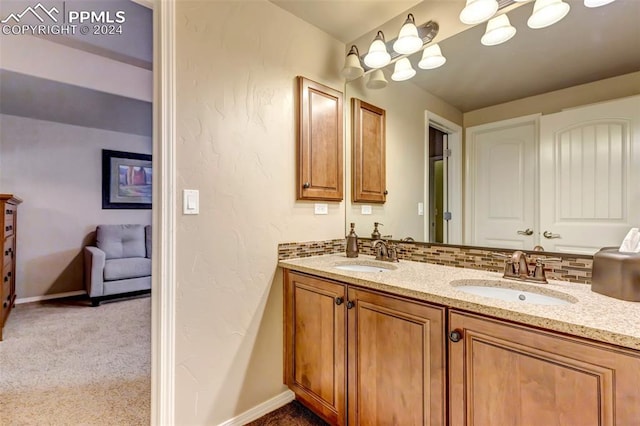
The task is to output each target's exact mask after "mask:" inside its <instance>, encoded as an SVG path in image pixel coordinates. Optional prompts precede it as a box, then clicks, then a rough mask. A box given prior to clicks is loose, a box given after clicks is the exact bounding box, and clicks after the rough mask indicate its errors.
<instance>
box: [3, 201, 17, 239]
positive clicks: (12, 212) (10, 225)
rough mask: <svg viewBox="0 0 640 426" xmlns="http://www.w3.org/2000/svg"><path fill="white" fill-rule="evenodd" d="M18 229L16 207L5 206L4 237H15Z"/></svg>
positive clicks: (11, 205)
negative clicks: (14, 234)
mask: <svg viewBox="0 0 640 426" xmlns="http://www.w3.org/2000/svg"><path fill="white" fill-rule="evenodd" d="M15 229H16V206H15V205H14V204H5V205H4V236H5V238H6V237H8V236H10V235H13V233H14V232H15Z"/></svg>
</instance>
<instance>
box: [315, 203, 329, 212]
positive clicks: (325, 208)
mask: <svg viewBox="0 0 640 426" xmlns="http://www.w3.org/2000/svg"><path fill="white" fill-rule="evenodd" d="M313 213H314V214H329V204H326V203H316V204H315V205H314V207H313Z"/></svg>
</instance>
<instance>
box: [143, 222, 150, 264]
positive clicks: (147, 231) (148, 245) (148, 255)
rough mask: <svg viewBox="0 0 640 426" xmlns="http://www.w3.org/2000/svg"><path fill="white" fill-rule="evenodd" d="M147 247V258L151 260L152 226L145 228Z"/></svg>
mask: <svg viewBox="0 0 640 426" xmlns="http://www.w3.org/2000/svg"><path fill="white" fill-rule="evenodd" d="M144 236H145V246H146V248H147V258H149V259H151V225H147V226H145V227H144Z"/></svg>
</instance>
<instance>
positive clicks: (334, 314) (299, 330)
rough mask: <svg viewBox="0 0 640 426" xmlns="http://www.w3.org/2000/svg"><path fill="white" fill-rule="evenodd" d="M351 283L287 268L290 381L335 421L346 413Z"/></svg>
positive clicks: (311, 405)
mask: <svg viewBox="0 0 640 426" xmlns="http://www.w3.org/2000/svg"><path fill="white" fill-rule="evenodd" d="M345 297H346V286H345V285H343V284H338V283H334V282H331V281H327V280H322V279H318V278H313V277H309V276H305V275H301V274H297V273H295V272H289V271H285V294H284V303H285V316H284V324H285V330H284V335H285V383H286V384H287V385H288V386H289V388H290V389H291V390H292V391H294V392H295V394H296V398H297V399H298V400H299V401H301V402H302V403H304V404H305V405H306V406H308V407H309V408H310V409H312V410H313V411H314V412H315V413H316V414H318V415H320V416H322V417H323V418H324V419H325V420H326V421H328V422H329V423H331V424H335V425H342V424H345V419H346V411H345V410H346V395H345V391H346V379H345V364H346V346H345V345H346V332H345V326H346V309H345V307H344V302H345Z"/></svg>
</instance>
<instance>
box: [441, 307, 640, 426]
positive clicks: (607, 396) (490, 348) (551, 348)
mask: <svg viewBox="0 0 640 426" xmlns="http://www.w3.org/2000/svg"><path fill="white" fill-rule="evenodd" d="M449 324H450V329H451V330H454V329H455V330H458V331H459V332H460V333H461V334H462V340H460V341H458V342H455V343H454V342H450V343H449V401H450V408H449V413H450V424H451V426H460V425H466V426H474V425H478V426H484V425H493V424H495V425H514V426H518V425H523V426H524V425H549V426H554V425H557V426H563V425H581V426H588V425H632V424H638V419H640V392H639V391H638V387H637V383H638V380H640V355H639V354H638V353H637V352H635V353H634V352H633V351H625V350H618V349H616V348H613V347H610V346H607V345H599V344H597V343H591V342H588V341H583V340H581V339H574V338H571V337H565V336H560V335H554V334H551V333H547V332H543V331H538V330H535V329H531V328H528V327H524V326H518V325H513V324H509V323H506V322H503V321H499V320H492V319H485V318H482V317H479V316H476V315H473V314H464V313H458V312H455V311H451V312H450V316H449Z"/></svg>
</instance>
